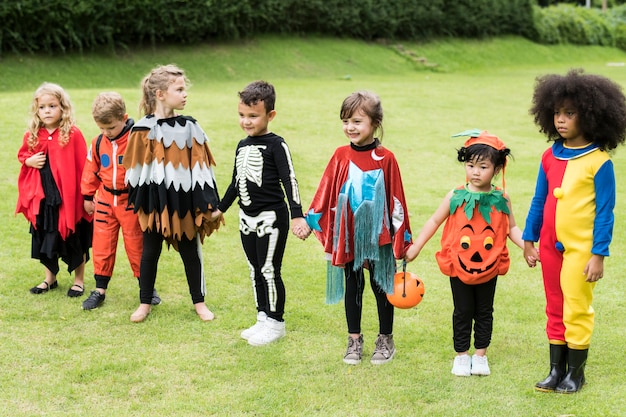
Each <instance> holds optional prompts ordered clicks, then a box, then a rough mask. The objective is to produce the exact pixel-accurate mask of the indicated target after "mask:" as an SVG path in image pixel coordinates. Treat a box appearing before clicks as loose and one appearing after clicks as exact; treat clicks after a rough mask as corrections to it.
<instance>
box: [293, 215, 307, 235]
mask: <svg viewBox="0 0 626 417" xmlns="http://www.w3.org/2000/svg"><path fill="white" fill-rule="evenodd" d="M291 232H292V233H293V234H294V235H296V236H297V237H298V239H302V240H305V239H306V238H307V237H309V235H310V234H311V228H310V227H309V225H308V224H307V222H306V220H305V218H304V217H296V218H295V219H293V220H292V221H291Z"/></svg>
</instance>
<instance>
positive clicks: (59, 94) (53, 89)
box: [28, 82, 74, 149]
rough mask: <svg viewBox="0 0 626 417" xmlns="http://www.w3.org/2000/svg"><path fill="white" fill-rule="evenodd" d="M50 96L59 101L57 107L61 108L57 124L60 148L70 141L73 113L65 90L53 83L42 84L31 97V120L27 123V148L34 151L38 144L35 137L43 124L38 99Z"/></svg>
mask: <svg viewBox="0 0 626 417" xmlns="http://www.w3.org/2000/svg"><path fill="white" fill-rule="evenodd" d="M46 94H48V95H51V96H53V97H55V98H56V99H57V100H59V105H60V106H61V121H60V122H59V144H60V145H61V146H65V145H67V143H68V142H69V141H70V130H71V129H72V126H73V125H74V113H73V111H72V103H71V102H70V96H69V95H68V94H67V93H66V92H65V90H64V89H63V88H62V87H61V86H60V85H58V84H54V83H47V82H46V83H43V84H41V85H40V86H39V88H37V90H35V94H34V95H33V102H32V104H31V107H30V115H31V120H30V123H28V132H29V133H30V135H29V136H28V147H29V148H30V149H34V148H35V147H36V146H37V144H38V143H39V142H38V140H37V135H38V132H39V129H41V128H42V127H43V126H44V124H43V121H42V120H41V119H40V118H39V114H38V111H39V99H40V98H41V96H44V95H46Z"/></svg>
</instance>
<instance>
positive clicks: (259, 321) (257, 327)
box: [241, 311, 267, 340]
mask: <svg viewBox="0 0 626 417" xmlns="http://www.w3.org/2000/svg"><path fill="white" fill-rule="evenodd" d="M265 319H267V314H265V311H259V312H258V313H257V315H256V323H254V324H253V325H252V326H251V327H248V328H247V329H246V330H244V331H242V332H241V337H242V338H243V339H246V340H248V339H250V338H251V337H252V336H253V335H254V334H255V333H258V332H260V331H261V329H263V326H264V325H265Z"/></svg>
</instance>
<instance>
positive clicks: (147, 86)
mask: <svg viewBox="0 0 626 417" xmlns="http://www.w3.org/2000/svg"><path fill="white" fill-rule="evenodd" d="M178 77H183V78H184V79H185V84H187V85H190V84H189V79H187V77H186V76H185V71H183V70H182V69H180V68H178V67H177V66H176V65H174V64H169V65H161V66H159V67H156V68H154V69H153V70H152V71H150V73H149V74H148V75H146V76H145V77H144V78H143V80H142V81H141V91H142V93H143V95H142V97H141V101H140V102H139V112H141V113H142V114H143V115H148V114H153V113H154V112H155V110H156V92H157V90H161V91H165V90H167V88H168V87H169V86H170V84H172V83H173V82H174V81H175V80H176V78H178Z"/></svg>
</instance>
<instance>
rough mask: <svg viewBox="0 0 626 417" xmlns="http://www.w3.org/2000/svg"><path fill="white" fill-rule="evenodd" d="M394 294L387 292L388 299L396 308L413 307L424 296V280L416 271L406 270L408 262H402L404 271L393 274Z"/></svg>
mask: <svg viewBox="0 0 626 417" xmlns="http://www.w3.org/2000/svg"><path fill="white" fill-rule="evenodd" d="M393 290H394V291H393V294H387V300H389V302H390V303H391V304H392V305H393V306H394V307H396V308H402V309H408V308H413V307H415V306H416V305H418V304H419V303H421V302H422V299H423V298H424V292H425V288H424V282H423V281H422V280H421V279H420V278H419V277H418V276H417V275H415V274H414V273H412V272H407V271H406V262H402V271H399V272H396V273H395V274H394V276H393Z"/></svg>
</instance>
